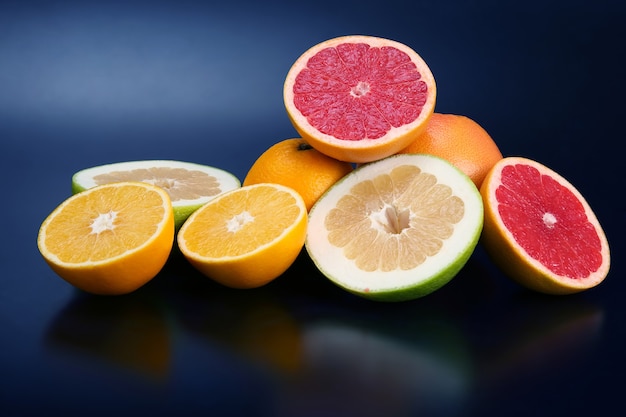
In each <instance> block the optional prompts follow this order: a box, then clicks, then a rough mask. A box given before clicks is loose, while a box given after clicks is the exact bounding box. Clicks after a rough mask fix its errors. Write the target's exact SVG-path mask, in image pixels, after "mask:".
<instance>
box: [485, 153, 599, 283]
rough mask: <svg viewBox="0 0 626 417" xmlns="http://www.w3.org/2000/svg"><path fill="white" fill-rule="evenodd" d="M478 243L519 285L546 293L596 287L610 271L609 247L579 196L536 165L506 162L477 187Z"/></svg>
mask: <svg viewBox="0 0 626 417" xmlns="http://www.w3.org/2000/svg"><path fill="white" fill-rule="evenodd" d="M481 194H482V197H483V201H484V206H485V225H484V230H483V238H482V241H483V243H484V246H485V248H486V249H487V251H488V253H489V254H490V256H491V258H492V259H493V260H494V262H495V263H496V264H497V265H498V266H499V267H500V268H501V269H502V270H503V271H504V272H505V273H506V274H507V275H508V276H509V277H510V278H512V279H513V280H515V281H517V282H518V283H520V284H521V285H523V286H525V287H527V288H530V289H533V290H536V291H538V292H543V293H547V294H571V293H576V292H580V291H583V290H587V289H589V288H592V287H595V286H596V285H598V284H599V283H600V282H602V281H603V280H604V278H605V277H606V275H607V274H608V272H609V265H610V252H609V245H608V242H607V239H606V236H605V234H604V231H603V229H602V227H601V226H600V223H599V222H598V219H597V218H596V216H595V214H594V212H593V211H592V209H591V207H590V206H589V204H588V203H587V201H586V200H585V199H584V198H583V196H582V195H581V194H580V192H579V191H578V190H577V189H576V188H574V186H573V185H572V184H570V183H569V182H568V181H567V180H566V179H565V178H563V177H562V176H561V175H559V174H557V173H556V172H554V171H553V170H551V169H549V168H547V167H546V166H544V165H542V164H540V163H539V162H536V161H533V160H530V159H527V158H521V157H506V158H504V159H502V160H500V161H499V162H497V163H496V164H495V165H494V166H493V168H492V169H491V170H490V171H489V173H488V174H487V176H486V177H485V179H484V181H483V184H482V186H481Z"/></svg>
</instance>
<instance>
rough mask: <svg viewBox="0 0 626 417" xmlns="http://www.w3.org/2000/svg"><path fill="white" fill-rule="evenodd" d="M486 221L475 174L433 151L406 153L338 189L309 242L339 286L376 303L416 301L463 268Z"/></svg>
mask: <svg viewBox="0 0 626 417" xmlns="http://www.w3.org/2000/svg"><path fill="white" fill-rule="evenodd" d="M482 222H483V208H482V201H481V198H480V194H479V192H478V190H477V189H476V186H475V185H474V184H473V183H472V181H471V180H470V179H469V177H467V176H466V175H465V174H463V173H462V172H461V171H459V170H458V169H456V168H455V167H454V166H452V165H451V164H450V163H448V162H447V161H445V160H443V159H440V158H437V157H434V156H432V155H417V154H400V155H395V156H391V157H388V158H385V159H383V160H380V161H376V162H372V163H370V164H366V165H363V166H361V167H359V168H357V169H356V170H355V171H353V172H352V173H350V174H348V175H346V176H345V177H344V178H343V179H342V180H340V181H339V182H337V183H336V184H335V185H334V186H332V187H331V188H330V189H329V190H328V191H327V192H326V193H325V194H324V195H323V196H322V197H321V198H320V199H319V200H318V202H317V203H316V204H315V205H314V206H313V208H312V209H311V212H310V215H309V228H308V232H307V239H306V243H305V246H306V249H307V251H308V253H309V254H310V256H311V258H312V259H313V261H314V262H315V264H316V265H317V266H318V268H319V269H320V271H321V272H322V273H323V274H324V275H325V276H326V277H327V278H329V279H330V280H331V281H333V282H334V283H335V284H337V285H338V286H340V287H342V288H344V289H346V290H348V291H350V292H352V293H354V294H356V295H359V296H362V297H365V298H371V299H375V300H382V301H401V300H409V299H413V298H418V297H421V296H424V295H427V294H429V293H431V292H433V291H435V290H436V289H438V288H440V287H441V286H443V285H444V284H446V283H447V282H448V281H450V280H451V279H452V278H453V277H454V276H455V275H456V274H457V273H458V271H459V270H460V269H461V268H462V267H463V265H464V264H465V263H466V262H467V260H468V259H469V257H470V255H471V254H472V252H473V250H474V248H475V246H476V244H477V242H478V239H479V236H480V232H481V228H482Z"/></svg>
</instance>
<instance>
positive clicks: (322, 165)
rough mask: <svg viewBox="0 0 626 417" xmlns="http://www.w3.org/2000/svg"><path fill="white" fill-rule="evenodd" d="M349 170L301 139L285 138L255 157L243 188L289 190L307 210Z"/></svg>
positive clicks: (348, 165)
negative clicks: (277, 186)
mask: <svg viewBox="0 0 626 417" xmlns="http://www.w3.org/2000/svg"><path fill="white" fill-rule="evenodd" d="M350 171H352V165H351V164H350V163H348V162H343V161H338V160H336V159H334V158H331V157H329V156H326V155H324V154H323V153H321V152H319V151H317V150H316V149H314V148H313V147H311V145H309V144H308V143H306V142H305V141H304V140H303V139H300V138H298V139H287V140H283V141H281V142H278V143H276V144H274V145H273V146H271V147H270V148H269V149H267V150H266V151H265V152H264V153H263V154H261V156H259V158H258V159H257V160H256V161H255V162H254V164H253V165H252V167H251V168H250V170H249V171H248V174H247V175H246V178H245V179H244V180H243V185H252V184H259V183H263V182H270V183H275V184H282V185H285V186H287V187H291V188H293V189H294V190H296V191H297V192H298V193H300V195H301V196H302V198H303V199H304V202H305V204H306V208H307V210H310V209H311V207H312V206H313V203H315V202H316V201H317V199H318V198H319V197H320V196H321V195H322V194H323V193H324V191H326V190H327V189H328V187H330V186H331V185H333V184H334V183H336V182H337V181H338V180H339V179H340V178H342V177H343V176H344V175H346V174H347V173H348V172H350Z"/></svg>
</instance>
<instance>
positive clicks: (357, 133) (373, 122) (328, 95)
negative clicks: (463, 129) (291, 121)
mask: <svg viewBox="0 0 626 417" xmlns="http://www.w3.org/2000/svg"><path fill="white" fill-rule="evenodd" d="M428 88H429V87H428V85H427V84H426V82H425V81H424V80H422V76H421V74H420V72H419V70H418V68H417V66H416V65H415V63H414V62H413V61H412V60H411V57H410V56H409V55H408V54H407V53H405V52H403V51H401V50H399V49H397V48H394V47H391V46H383V47H373V46H370V45H367V44H365V43H343V44H339V45H337V46H335V47H328V48H324V49H322V50H320V51H319V52H317V53H316V54H315V55H313V56H312V57H311V58H310V59H309V60H308V62H307V64H306V67H305V68H304V69H302V71H300V73H298V75H297V76H296V79H295V82H294V85H293V93H294V99H293V100H294V105H295V107H296V108H297V109H298V110H299V111H300V113H301V114H302V115H303V116H304V117H305V118H306V119H307V121H308V122H309V124H311V126H313V127H314V128H315V129H317V130H318V131H320V132H321V133H323V134H326V135H330V136H333V137H335V138H337V139H341V140H362V139H379V138H382V137H383V136H385V135H386V134H387V133H388V132H389V131H390V130H391V129H392V128H397V127H400V126H404V125H407V124H410V123H412V122H413V121H415V120H416V119H417V118H418V117H419V116H420V114H421V112H422V109H423V107H424V105H425V104H426V101H427V98H428Z"/></svg>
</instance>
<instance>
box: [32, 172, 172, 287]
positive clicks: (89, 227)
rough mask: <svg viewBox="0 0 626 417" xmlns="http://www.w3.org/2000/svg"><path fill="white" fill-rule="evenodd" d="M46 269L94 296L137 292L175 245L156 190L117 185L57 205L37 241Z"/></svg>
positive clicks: (165, 202)
mask: <svg viewBox="0 0 626 417" xmlns="http://www.w3.org/2000/svg"><path fill="white" fill-rule="evenodd" d="M37 244H38V246H39V250H40V252H41V254H42V255H43V257H44V259H45V260H46V262H47V263H48V264H49V265H50V267H51V268H52V269H53V270H54V271H55V272H56V273H57V274H58V275H59V276H61V277H62V278H63V279H65V280H66V281H68V282H69V283H70V284H72V285H74V286H76V287H78V288H80V289H82V290H84V291H87V292H91V293H94V294H125V293H129V292H131V291H134V290H136V289H137V288H139V287H141V286H142V285H144V284H145V283H147V282H148V281H150V280H151V279H152V278H154V276H155V275H156V274H157V273H158V272H159V271H160V270H161V269H162V268H163V266H164V265H165V262H166V261H167V259H168V256H169V254H170V251H171V249H172V246H173V244H174V213H173V212H172V203H171V201H170V198H169V195H168V194H167V192H165V190H163V189H162V188H160V187H157V186H154V185H151V184H146V183H141V182H120V183H113V184H105V185H101V186H98V187H94V188H90V189H89V190H87V191H84V192H82V193H79V194H75V195H73V196H72V197H70V198H68V199H67V200H65V201H64V202H63V203H61V204H60V205H59V206H58V207H57V208H56V209H55V210H54V211H53V212H52V213H51V214H50V215H49V216H48V217H47V218H46V219H45V220H44V222H43V223H42V225H41V228H40V229H39V236H38V239H37Z"/></svg>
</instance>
